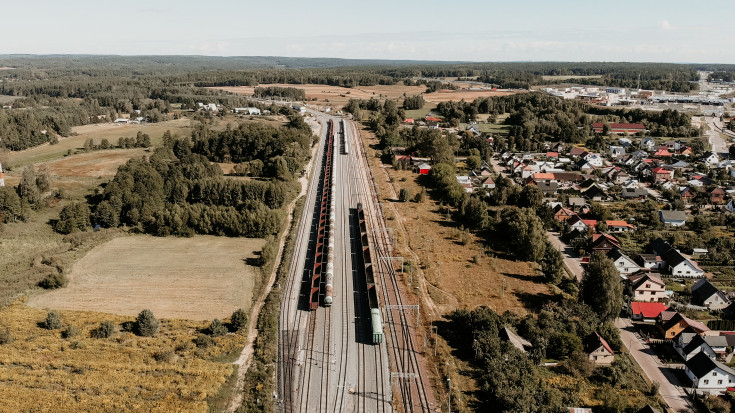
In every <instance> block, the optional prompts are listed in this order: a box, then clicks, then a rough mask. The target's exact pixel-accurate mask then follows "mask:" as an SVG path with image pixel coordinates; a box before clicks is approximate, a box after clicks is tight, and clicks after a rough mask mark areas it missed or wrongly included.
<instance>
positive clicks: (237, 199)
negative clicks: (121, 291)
mask: <svg viewBox="0 0 735 413" xmlns="http://www.w3.org/2000/svg"><path fill="white" fill-rule="evenodd" d="M189 146H190V143H189V142H188V140H183V139H182V140H175V141H174V142H173V145H172V147H168V146H166V147H163V148H159V149H157V150H156V151H155V152H154V154H153V155H152V156H151V157H150V158H148V159H138V160H130V161H128V162H127V163H126V164H125V165H122V166H121V167H120V168H119V169H118V172H117V174H116V175H115V177H114V179H113V180H112V181H111V182H110V183H108V184H107V185H106V187H105V189H104V192H103V193H102V194H101V195H100V197H99V198H100V199H99V201H100V202H99V203H98V204H97V206H96V208H95V211H94V214H93V218H92V220H93V222H94V223H95V224H97V225H100V226H103V227H115V226H119V225H128V226H132V227H137V228H140V229H141V230H143V231H145V232H149V233H152V234H155V235H169V234H171V235H183V236H188V235H192V234H193V233H200V234H216V235H227V236H249V237H264V236H267V235H270V234H275V233H277V232H278V230H279V228H280V223H281V218H282V211H280V210H279V209H278V208H281V207H282V206H283V204H284V203H285V201H286V197H287V192H288V191H289V188H288V185H289V184H288V183H279V182H277V181H273V182H271V181H233V180H226V178H224V177H223V176H222V171H221V169H220V168H219V166H217V165H215V164H211V163H210V162H209V161H208V160H207V158H206V157H204V156H202V155H198V154H192V153H191V152H190V150H189V151H187V150H186V148H189ZM177 153H178V155H177Z"/></svg>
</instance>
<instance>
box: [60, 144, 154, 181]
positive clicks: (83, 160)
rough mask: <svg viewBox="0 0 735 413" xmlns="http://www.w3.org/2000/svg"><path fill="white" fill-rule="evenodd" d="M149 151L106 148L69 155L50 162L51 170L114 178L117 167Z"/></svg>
mask: <svg viewBox="0 0 735 413" xmlns="http://www.w3.org/2000/svg"><path fill="white" fill-rule="evenodd" d="M146 153H147V150H146V149H144V148H135V149H105V150H99V151H93V152H87V153H80V154H78V155H73V156H67V157H64V158H62V159H59V160H56V161H52V162H49V163H48V166H49V172H50V173H51V174H52V175H56V176H65V177H86V178H99V177H105V178H112V177H113V176H115V174H116V173H117V168H118V167H119V166H120V165H122V164H124V163H125V162H127V161H128V160H129V159H132V158H140V157H142V156H144V155H145V154H146Z"/></svg>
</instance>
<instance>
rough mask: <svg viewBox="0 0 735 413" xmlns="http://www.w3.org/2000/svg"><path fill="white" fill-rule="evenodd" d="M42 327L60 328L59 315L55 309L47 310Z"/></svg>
mask: <svg viewBox="0 0 735 413" xmlns="http://www.w3.org/2000/svg"><path fill="white" fill-rule="evenodd" d="M42 324H43V328H45V329H46V330H56V329H59V328H61V317H59V313H57V312H56V311H49V312H48V314H46V319H45V320H44V321H43V323H42Z"/></svg>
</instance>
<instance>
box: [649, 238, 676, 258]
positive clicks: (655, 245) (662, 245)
mask: <svg viewBox="0 0 735 413" xmlns="http://www.w3.org/2000/svg"><path fill="white" fill-rule="evenodd" d="M648 249H650V250H651V252H652V253H654V254H656V255H662V254H663V253H664V252H666V251H668V250H670V249H671V244H669V243H668V242H666V241H664V240H663V238H660V237H659V238H656V239H655V240H653V242H651V244H650V245H649V246H648Z"/></svg>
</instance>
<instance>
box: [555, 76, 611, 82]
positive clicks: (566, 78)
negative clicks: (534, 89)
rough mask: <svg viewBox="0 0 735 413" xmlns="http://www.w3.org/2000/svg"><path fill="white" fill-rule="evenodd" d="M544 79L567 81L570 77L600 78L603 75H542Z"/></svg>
mask: <svg viewBox="0 0 735 413" xmlns="http://www.w3.org/2000/svg"><path fill="white" fill-rule="evenodd" d="M541 77H542V78H543V79H544V80H559V81H565V80H569V79H599V78H601V77H602V75H589V76H541Z"/></svg>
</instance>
